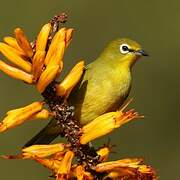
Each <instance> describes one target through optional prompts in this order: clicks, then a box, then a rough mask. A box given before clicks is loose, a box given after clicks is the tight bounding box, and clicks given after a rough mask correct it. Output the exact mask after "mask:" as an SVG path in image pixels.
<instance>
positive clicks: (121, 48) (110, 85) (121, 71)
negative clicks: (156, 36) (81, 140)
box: [25, 38, 148, 147]
mask: <svg viewBox="0 0 180 180" xmlns="http://www.w3.org/2000/svg"><path fill="white" fill-rule="evenodd" d="M142 56H148V54H147V53H146V51H144V50H143V49H142V47H141V45H140V44H139V43H137V42H136V41H134V40H131V39H128V38H119V39H115V40H113V41H111V42H110V43H108V45H107V46H106V47H105V48H104V50H103V51H102V53H101V54H100V55H99V57H98V58H97V59H96V60H94V61H92V62H91V63H90V64H88V65H87V66H86V67H85V71H84V73H83V76H82V79H81V81H80V82H79V83H78V85H77V86H76V87H75V88H74V90H73V91H72V92H71V94H70V96H69V97H68V100H67V101H68V104H70V105H72V106H74V107H75V113H74V118H75V119H76V120H78V121H79V122H80V124H81V125H82V126H83V125H85V124H87V123H89V122H91V121H93V120H94V119H95V118H97V117H98V116H100V115H102V114H104V113H107V112H111V111H116V110H117V109H118V108H119V107H121V106H122V105H123V103H124V102H125V100H126V99H127V97H128V95H129V93H130V90H131V86H132V67H133V66H134V64H135V62H136V61H137V60H138V59H139V58H140V57H142ZM60 132H61V130H60V129H59V128H58V127H57V122H56V120H55V119H52V120H51V121H50V122H49V123H48V124H47V125H46V127H45V128H43V129H42V130H41V131H40V132H39V133H38V134H37V135H36V136H35V137H33V138H32V139H31V140H30V141H29V142H27V143H26V144H25V147H28V146H31V145H34V144H49V143H50V142H51V141H53V140H54V139H55V138H56V137H57V136H58V135H59V133H60Z"/></svg>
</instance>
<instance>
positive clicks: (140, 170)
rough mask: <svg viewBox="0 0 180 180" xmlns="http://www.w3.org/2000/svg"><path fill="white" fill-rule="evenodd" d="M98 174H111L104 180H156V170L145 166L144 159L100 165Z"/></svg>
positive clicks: (97, 168)
mask: <svg viewBox="0 0 180 180" xmlns="http://www.w3.org/2000/svg"><path fill="white" fill-rule="evenodd" d="M96 171H97V172H101V173H102V172H109V174H108V175H107V176H106V177H105V178H104V179H106V178H113V179H116V178H127V179H129V180H131V179H134V180H136V179H147V178H148V177H149V178H151V179H152V180H156V179H157V178H156V176H155V172H154V170H153V169H152V168H151V167H149V166H146V165H143V161H142V159H122V160H117V161H110V162H105V163H100V164H98V165H97V166H96Z"/></svg>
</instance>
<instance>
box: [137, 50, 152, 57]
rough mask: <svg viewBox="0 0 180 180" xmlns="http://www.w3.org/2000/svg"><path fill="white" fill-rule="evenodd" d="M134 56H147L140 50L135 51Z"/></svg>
mask: <svg viewBox="0 0 180 180" xmlns="http://www.w3.org/2000/svg"><path fill="white" fill-rule="evenodd" d="M135 54H136V55H139V56H149V55H148V53H147V52H146V51H144V50H142V49H140V50H137V51H135Z"/></svg>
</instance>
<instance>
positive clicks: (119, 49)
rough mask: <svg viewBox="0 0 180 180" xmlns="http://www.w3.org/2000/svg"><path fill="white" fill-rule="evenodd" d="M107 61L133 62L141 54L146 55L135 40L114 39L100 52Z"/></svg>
mask: <svg viewBox="0 0 180 180" xmlns="http://www.w3.org/2000/svg"><path fill="white" fill-rule="evenodd" d="M101 55H102V56H104V58H105V59H106V60H108V61H111V62H112V63H113V62H119V63H127V64H130V65H132V64H134V62H136V60H137V59H139V58H140V57H141V56H148V54H147V53H146V52H145V51H144V50H143V49H142V47H141V46H140V45H139V44H138V43H137V42H135V41H133V40H131V39H127V38H122V39H116V40H114V41H112V42H110V43H109V44H108V46H107V47H106V48H105V50H104V51H103V53H102V54H101Z"/></svg>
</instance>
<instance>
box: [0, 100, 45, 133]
mask: <svg viewBox="0 0 180 180" xmlns="http://www.w3.org/2000/svg"><path fill="white" fill-rule="evenodd" d="M42 108H43V103H42V102H34V103H32V104H30V105H28V106H25V107H23V108H19V109H14V110H11V111H8V112H7V116H6V117H5V118H4V119H3V121H2V122H1V123H0V132H3V131H6V130H8V129H10V128H13V127H15V126H17V125H20V124H22V123H23V122H25V121H27V120H30V119H31V117H32V116H33V115H35V114H36V113H38V112H40V111H41V110H42Z"/></svg>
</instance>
